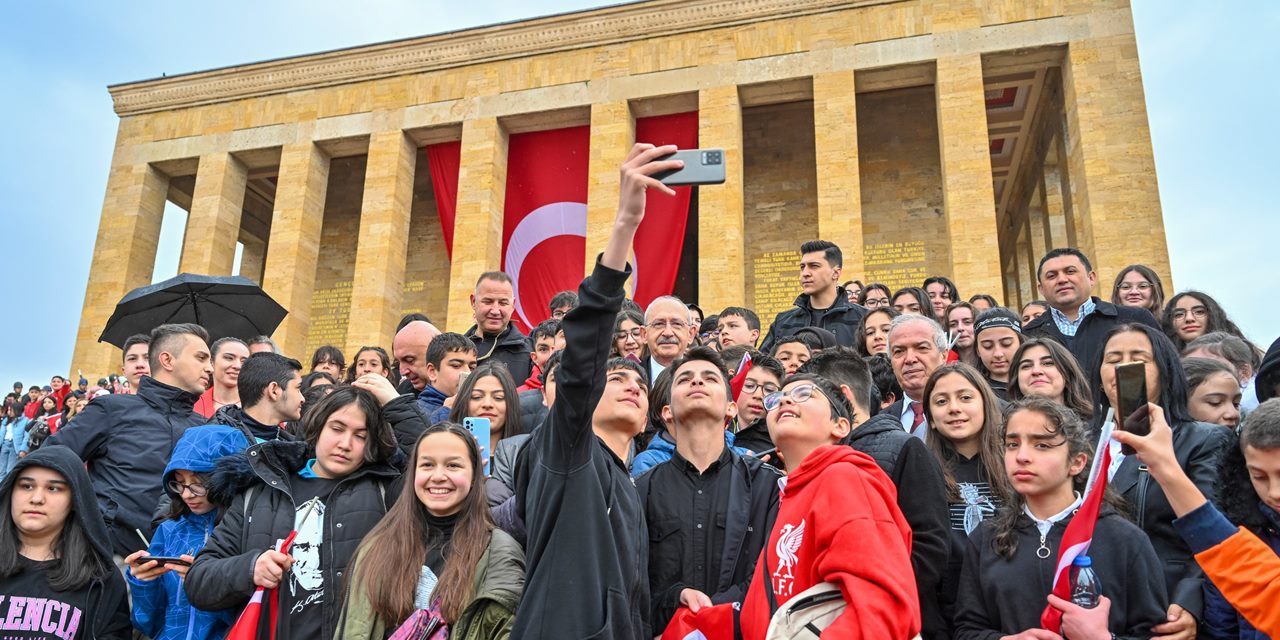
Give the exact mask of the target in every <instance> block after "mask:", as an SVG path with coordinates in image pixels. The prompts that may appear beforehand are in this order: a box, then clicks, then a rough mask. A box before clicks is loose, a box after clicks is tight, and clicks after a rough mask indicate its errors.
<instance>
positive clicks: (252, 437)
mask: <svg viewBox="0 0 1280 640" xmlns="http://www.w3.org/2000/svg"><path fill="white" fill-rule="evenodd" d="M245 419H246V416H245V413H244V409H241V408H240V406H239V405H234V404H229V405H226V406H224V407H222V408H221V409H218V410H217V411H215V412H213V417H212V418H209V422H210V424H221V425H226V426H228V427H235V428H236V429H239V430H240V433H243V434H244V437H245V438H246V439H247V440H248V441H249V442H250V443H255V442H257V435H256V434H255V433H254V432H253V430H252V429H250V428H249V423H247V422H246V421H245ZM248 419H249V420H253V418H248ZM255 422H256V421H255ZM275 439H277V440H297V437H295V436H294V435H293V434H292V433H289V432H288V431H285V430H284V428H283V427H280V426H278V425H277V426H276V430H275Z"/></svg>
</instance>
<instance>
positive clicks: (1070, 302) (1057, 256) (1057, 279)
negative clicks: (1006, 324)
mask: <svg viewBox="0 0 1280 640" xmlns="http://www.w3.org/2000/svg"><path fill="white" fill-rule="evenodd" d="M1036 280H1037V282H1038V284H1037V286H1038V288H1039V291H1040V296H1041V297H1042V298H1044V299H1045V301H1047V302H1048V303H1049V312H1048V313H1046V314H1044V315H1042V316H1040V317H1039V318H1036V319H1035V320H1032V321H1031V322H1028V323H1027V324H1026V326H1024V327H1023V328H1022V333H1023V334H1024V335H1026V336H1027V337H1030V338H1050V339H1053V340H1057V341H1058V342H1060V343H1062V344H1063V345H1065V346H1066V347H1067V349H1069V350H1071V355H1073V356H1075V357H1076V360H1077V361H1079V362H1080V364H1081V366H1085V367H1087V366H1089V363H1091V362H1093V361H1094V358H1096V357H1097V356H1098V353H1099V352H1100V351H1102V347H1103V345H1104V344H1105V343H1106V338H1107V334H1108V333H1110V332H1111V330H1112V329H1114V328H1116V327H1118V326H1120V325H1122V324H1128V323H1131V322H1137V323H1141V324H1145V325H1147V326H1149V327H1154V328H1156V329H1159V328H1160V325H1158V324H1156V318H1155V316H1153V315H1151V312H1150V311H1147V310H1146V309H1140V308H1137V307H1121V306H1116V305H1114V304H1111V303H1110V302H1106V301H1104V300H1102V299H1101V298H1098V297H1097V296H1091V295H1090V291H1092V290H1093V287H1094V285H1096V284H1097V282H1098V276H1097V274H1095V273H1094V272H1093V267H1092V266H1091V265H1090V264H1089V258H1087V257H1086V256H1085V255H1084V254H1083V253H1081V252H1080V250H1079V249H1074V248H1059V249H1054V250H1052V251H1050V252H1048V253H1046V254H1044V257H1043V258H1040V265H1039V267H1038V268H1037V269H1036Z"/></svg>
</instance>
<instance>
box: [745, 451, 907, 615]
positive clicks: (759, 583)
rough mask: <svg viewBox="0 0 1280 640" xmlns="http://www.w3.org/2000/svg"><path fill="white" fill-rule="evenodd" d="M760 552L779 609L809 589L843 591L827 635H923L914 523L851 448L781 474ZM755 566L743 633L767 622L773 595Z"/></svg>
mask: <svg viewBox="0 0 1280 640" xmlns="http://www.w3.org/2000/svg"><path fill="white" fill-rule="evenodd" d="M762 557H763V558H764V559H765V561H766V562H767V563H768V565H767V568H768V571H769V573H770V578H771V580H772V584H773V589H774V593H775V594H777V600H778V605H779V606H783V605H784V604H785V603H786V602H787V601H788V600H790V599H791V598H792V597H793V596H795V595H796V594H799V593H800V592H802V591H804V590H805V589H808V588H809V587H811V586H813V585H815V584H818V583H821V582H831V583H833V584H835V585H837V586H839V587H840V591H841V592H843V593H844V600H845V602H847V603H849V606H848V608H847V609H845V612H844V613H843V614H842V615H841V616H840V617H839V618H837V619H836V620H835V621H834V622H833V623H832V624H831V626H830V627H828V628H827V629H826V631H824V632H823V634H822V637H823V639H824V640H831V639H837V640H839V639H850V640H853V639H859V640H862V639H866V640H907V639H908V638H911V637H913V636H915V635H916V634H917V633H919V632H920V603H919V601H918V599H917V596H916V580H915V574H914V573H913V572H912V569H911V528H910V527H908V526H907V521H906V520H905V519H904V518H903V517H902V512H901V511H899V510H898V506H897V490H896V489H895V488H894V485H893V481H891V480H890V479H889V477H888V476H886V475H885V474H884V472H883V471H881V470H880V467H879V465H877V464H876V463H875V461H873V460H872V459H871V458H870V457H869V456H867V455H866V454H864V453H861V452H859V451H856V450H854V449H852V448H850V447H846V446H842V445H828V446H825V447H820V448H818V449H817V450H815V451H814V452H813V453H811V454H809V457H807V458H805V459H804V462H803V463H801V465H800V467H799V468H798V469H796V470H795V471H794V472H793V473H791V474H790V475H789V476H788V477H787V478H786V484H785V485H784V487H783V489H782V497H781V502H780V504H779V506H778V517H777V520H776V522H775V523H774V526H773V532H772V533H771V534H769V542H768V543H767V544H766V545H765V548H764V551H763V555H762ZM765 589H766V587H765V584H764V582H763V580H762V572H761V570H760V568H759V567H757V569H756V571H755V573H754V577H753V579H752V581H751V587H750V589H748V590H747V597H746V601H745V602H744V603H743V606H742V617H741V621H742V637H743V638H745V640H760V639H762V638H764V637H765V633H766V631H767V630H768V628H769V619H770V614H769V601H768V596H767V595H766V594H765Z"/></svg>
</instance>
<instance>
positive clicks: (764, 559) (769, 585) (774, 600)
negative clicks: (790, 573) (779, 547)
mask: <svg viewBox="0 0 1280 640" xmlns="http://www.w3.org/2000/svg"><path fill="white" fill-rule="evenodd" d="M765 544H766V545H767V544H768V542H767V541H766V542H765ZM770 573H771V572H770V571H769V549H768V547H767V546H766V547H765V549H764V553H762V554H760V578H761V579H763V580H764V594H765V596H766V597H767V598H768V599H769V618H771V619H772V618H773V614H775V613H777V612H778V596H777V594H775V593H774V592H773V581H772V580H770V579H769V574H770Z"/></svg>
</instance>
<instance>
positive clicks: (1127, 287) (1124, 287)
mask: <svg viewBox="0 0 1280 640" xmlns="http://www.w3.org/2000/svg"><path fill="white" fill-rule="evenodd" d="M1117 288H1118V289H1119V290H1121V291H1133V290H1134V289H1137V290H1138V291H1150V290H1151V283H1150V282H1139V283H1136V284H1135V283H1132V282H1122V283H1120V286H1119V287H1117Z"/></svg>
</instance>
